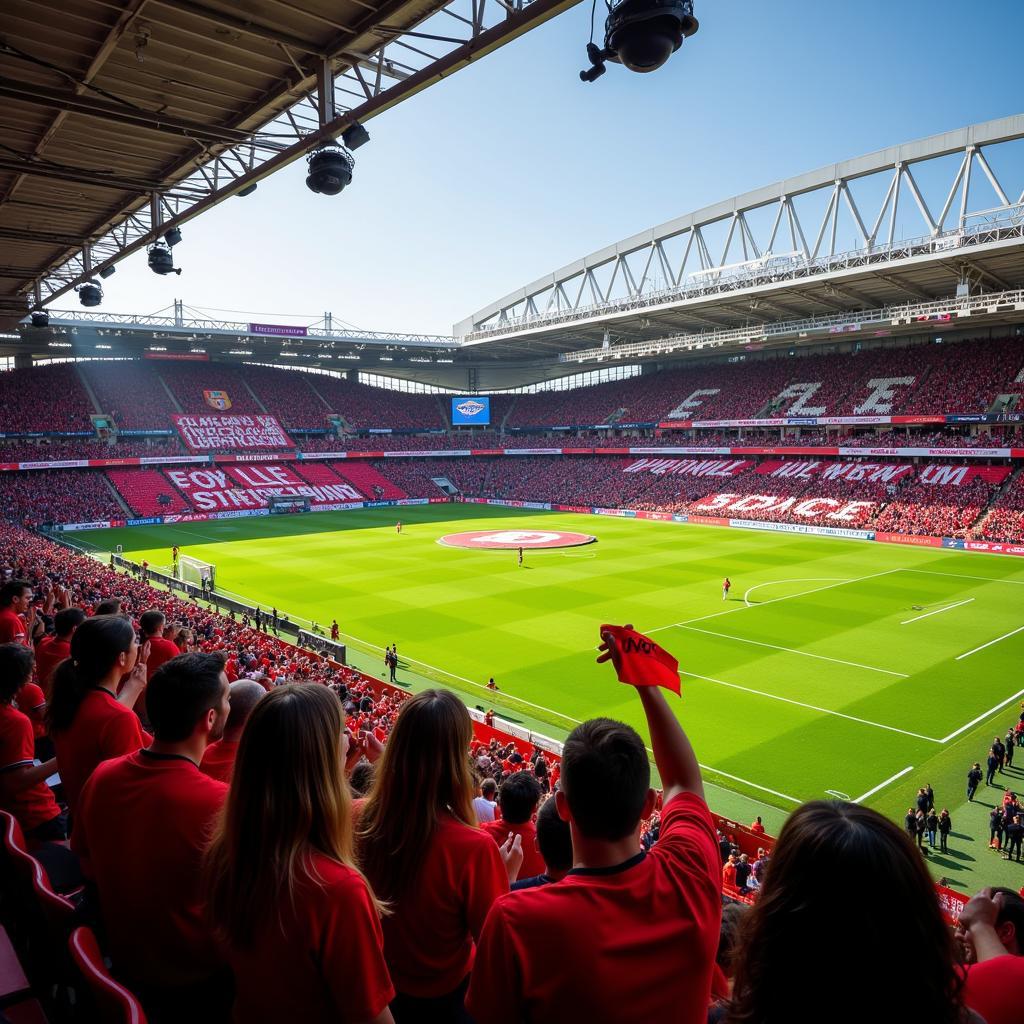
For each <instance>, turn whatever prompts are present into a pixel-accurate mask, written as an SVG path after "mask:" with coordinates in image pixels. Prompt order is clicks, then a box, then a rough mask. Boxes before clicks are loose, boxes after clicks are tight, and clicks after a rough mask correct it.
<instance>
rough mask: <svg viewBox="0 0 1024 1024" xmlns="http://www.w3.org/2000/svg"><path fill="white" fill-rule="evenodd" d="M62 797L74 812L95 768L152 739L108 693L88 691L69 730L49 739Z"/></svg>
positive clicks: (128, 709) (96, 690)
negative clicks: (62, 792)
mask: <svg viewBox="0 0 1024 1024" xmlns="http://www.w3.org/2000/svg"><path fill="white" fill-rule="evenodd" d="M51 738H52V740H53V745H54V748H55V749H56V751H57V769H58V771H59V772H60V781H61V782H62V783H63V785H64V796H65V799H66V800H67V802H68V806H69V807H70V808H71V811H72V813H74V811H75V809H76V807H77V805H78V795H79V793H81V792H82V787H83V786H84V785H85V783H86V780H87V779H88V778H89V776H90V775H92V773H93V769H95V767H96V765H98V764H100V763H101V762H103V761H107V760H109V759H110V758H112V757H120V756H121V755H122V754H130V753H132V752H133V751H136V750H138V749H139V748H140V747H144V746H146V745H147V744H148V743H149V742H150V740H151V739H152V737H151V736H150V735H149V733H147V732H144V731H143V729H142V726H141V725H139V720H138V718H137V717H136V715H135V712H134V711H132V709H131V708H126V707H125V706H124V705H123V704H119V703H118V702H117V698H116V697H114V696H113V694H111V692H110V691H109V690H103V689H95V690H90V691H89V692H88V693H87V694H86V695H85V697H84V698H83V699H82V703H81V704H79V706H78V714H76V715H75V720H74V721H73V722H72V723H71V726H70V728H68V729H64V730H62V731H60V732H58V733H55V734H54V735H53V736H52V737H51Z"/></svg>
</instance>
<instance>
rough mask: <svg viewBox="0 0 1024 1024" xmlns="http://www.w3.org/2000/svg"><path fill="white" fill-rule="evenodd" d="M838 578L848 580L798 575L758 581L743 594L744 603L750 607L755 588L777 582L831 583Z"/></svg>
mask: <svg viewBox="0 0 1024 1024" xmlns="http://www.w3.org/2000/svg"><path fill="white" fill-rule="evenodd" d="M837 580H838V581H840V582H842V583H846V582H847V578H846V577H845V576H798V577H796V579H792V580H769V581H768V582H767V583H756V584H755V585H754V586H752V587H751V588H750V589H749V590H748V591H747V592H746V593H745V594H744V595H743V603H744V604H745V605H746V606H747V607H748V608H749V607H750V601H749V600H748V598H749V597H750V595H751V594H752V593H753V592H754V591H755V590H760V589H761V588H762V587H771V586H774V585H775V584H777V583H831V582H835V581H837Z"/></svg>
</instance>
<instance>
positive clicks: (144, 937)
mask: <svg viewBox="0 0 1024 1024" xmlns="http://www.w3.org/2000/svg"><path fill="white" fill-rule="evenodd" d="M227 791H228V788H227V786H225V785H224V783H223V782H217V781H216V780H215V779H211V778H209V776H206V775H203V773H202V772H200V770H199V769H198V768H197V767H196V766H195V764H194V763H193V762H192V761H190V760H189V759H188V758H186V757H178V756H174V755H164V754H154V753H152V752H151V751H148V750H137V751H136V752H135V753H133V754H126V755H125V756H124V757H118V758H115V759H114V760H112V761H106V762H104V763H103V764H101V765H100V766H99V767H98V768H97V769H96V770H95V771H94V772H93V773H92V776H91V778H90V779H89V781H88V782H87V783H86V784H85V788H84V789H83V790H82V794H81V798H80V800H79V805H78V810H77V811H76V812H75V821H74V831H73V833H72V837H71V845H72V848H73V849H74V850H75V852H76V853H77V854H78V855H79V857H81V858H82V870H83V871H84V872H85V874H86V877H88V878H90V879H92V880H93V881H94V882H95V883H96V888H97V891H98V892H99V901H100V909H101V911H102V914H103V923H104V925H105V926H106V930H107V938H108V940H109V942H110V952H111V956H112V957H113V960H114V962H115V963H116V964H117V967H118V973H119V974H120V975H122V976H123V977H124V979H125V980H126V981H127V982H128V983H129V984H130V985H132V986H133V987H134V986H139V987H143V988H144V987H146V986H154V987H156V988H170V987H173V986H178V985H187V984H190V983H193V982H198V981H201V980H203V979H205V978H208V977H210V976H211V975H212V974H214V973H215V972H216V971H217V970H218V969H219V968H221V967H222V966H223V959H222V957H221V955H220V954H219V952H218V951H217V949H216V946H215V944H214V941H213V937H212V932H211V930H210V928H209V925H208V923H207V921H206V918H205V916H204V910H203V907H202V903H201V900H200V884H201V875H202V860H203V851H204V850H205V848H206V844H207V843H208V841H209V838H210V834H211V830H212V826H213V822H214V819H215V817H216V815H217V813H218V811H219V810H220V807H221V804H223V802H224V798H225V796H226V795H227ZM268 919H272V920H273V919H275V916H274V915H273V914H269V915H268Z"/></svg>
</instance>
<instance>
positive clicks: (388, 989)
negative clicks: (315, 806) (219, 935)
mask: <svg viewBox="0 0 1024 1024" xmlns="http://www.w3.org/2000/svg"><path fill="white" fill-rule="evenodd" d="M311 861H312V863H311V865H310V867H311V869H312V873H313V875H314V877H315V879H316V881H311V880H310V879H308V878H303V879H302V880H301V881H300V882H299V884H298V886H297V888H296V892H295V902H294V904H291V903H290V902H289V900H288V898H287V896H282V898H281V900H280V901H279V905H278V907H277V909H278V910H280V912H281V913H282V914H283V915H284V919H283V921H279V920H278V916H277V913H270V914H266V915H264V917H263V920H262V922H261V925H260V927H258V928H257V930H256V932H255V933H254V934H253V935H252V937H251V939H250V942H249V944H248V945H247V946H246V948H245V949H241V950H235V949H229V950H228V951H227V959H228V963H230V965H231V969H232V971H233V972H234V975H235V982H236V994H235V1008H234V1019H235V1020H236V1021H238V1022H239V1024H243V1022H244V1024H278V1022H280V1021H302V1024H343V1022H345V1021H366V1020H373V1019H375V1018H376V1017H377V1015H378V1014H379V1013H380V1012H381V1011H382V1010H383V1009H384V1008H385V1007H386V1006H387V1005H388V1003H389V1002H391V1000H392V999H393V998H394V995H395V990H394V987H393V986H392V984H391V978H390V977H389V975H388V969H387V965H386V964H385V963H384V936H383V933H382V932H381V926H380V916H379V915H378V913H377V908H376V907H375V906H374V905H373V901H372V900H371V899H370V892H369V889H368V888H367V885H366V882H365V881H364V880H363V878H362V876H360V875H359V873H358V872H356V871H353V870H352V869H351V868H348V867H345V865H343V864H339V863H338V862H337V861H336V860H331V859H330V858H329V857H326V856H324V855H323V854H320V853H314V854H312V856H311Z"/></svg>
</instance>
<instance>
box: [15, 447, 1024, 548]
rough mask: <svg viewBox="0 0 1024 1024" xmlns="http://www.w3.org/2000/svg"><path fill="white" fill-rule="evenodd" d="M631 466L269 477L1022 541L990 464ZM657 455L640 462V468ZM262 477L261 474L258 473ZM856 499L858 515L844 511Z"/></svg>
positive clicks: (85, 518) (457, 462) (64, 512)
mask: <svg viewBox="0 0 1024 1024" xmlns="http://www.w3.org/2000/svg"><path fill="white" fill-rule="evenodd" d="M641 458H642V457H637V456H630V457H623V456H610V455H609V456H545V455H530V456H502V457H488V456H456V457H443V456H437V457H429V458H422V459H396V458H386V459H369V460H362V459H359V460H355V459H353V460H338V461H324V462H315V461H312V460H310V461H308V462H294V463H290V464H288V465H287V466H285V465H284V464H282V465H281V466H280V467H278V470H277V471H278V475H279V476H280V478H281V479H282V480H284V479H285V478H287V480H288V481H290V483H291V484H292V485H294V486H295V487H297V488H300V489H301V488H302V487H303V486H305V485H306V484H308V485H310V486H311V487H322V486H324V485H326V484H330V485H335V486H336V485H338V484H341V483H344V484H348V485H350V486H351V487H353V488H354V489H355V491H356V492H357V493H358V494H359V495H361V496H362V498H363V499H364V500H367V501H389V500H398V499H403V498H406V497H410V498H442V497H445V496H450V495H451V493H452V492H451V491H450V490H449V489H448V488H447V486H446V485H444V484H443V481H445V480H446V481H448V483H450V484H451V485H453V486H454V488H455V492H456V494H457V495H461V496H464V497H474V498H492V499H498V500H504V501H531V502H534V501H540V502H549V503H551V504H559V505H569V506H577V507H593V506H596V507H602V508H623V509H633V510H637V511H648V512H672V513H689V514H696V515H726V516H728V517H732V518H746V519H758V520H763V521H770V522H787V523H789V522H796V523H801V522H803V523H806V522H812V521H816V519H817V518H818V517H819V516H825V515H826V513H827V512H829V511H830V510H829V509H828V508H826V506H824V505H821V506H820V511H819V510H818V508H817V507H810V506H800V507H795V506H797V505H798V503H799V500H800V499H829V500H831V501H834V502H836V503H839V504H840V505H841V506H842V507H843V508H844V509H846V512H844V514H843V517H842V520H841V521H836V522H833V523H832V524H831V525H840V526H845V527H857V528H870V529H876V530H879V531H885V532H889V533H902V534H915V535H927V536H938V537H958V538H974V539H984V540H999V541H1010V542H1019V541H1020V540H1021V539H1022V538H1024V485H1022V483H1021V480H1022V479H1024V477H1021V476H1016V477H1014V476H1011V477H1010V479H1009V481H1008V482H1006V483H1005V485H1004V483H1003V479H1002V477H1001V474H1000V473H999V471H997V470H996V469H994V468H987V467H985V468H983V469H982V470H979V474H980V473H982V472H984V473H986V474H989V475H990V477H991V478H990V479H988V480H986V479H983V478H982V477H981V476H980V475H979V476H978V477H977V478H975V479H973V480H967V481H966V482H964V483H963V484H960V485H957V484H955V483H951V482H948V481H944V482H938V483H929V482H926V480H925V479H924V478H923V477H922V476H921V475H920V472H922V471H923V468H924V467H917V466H915V467H914V468H913V470H912V471H911V472H910V473H905V474H903V475H902V476H899V477H898V478H897V479H896V480H895V481H888V480H879V481H871V480H855V479H849V478H848V477H847V476H843V477H840V478H838V479H826V474H825V473H823V472H821V471H820V469H821V468H823V467H827V466H828V465H831V464H832V463H833V462H835V461H836V460H826V461H825V462H824V463H823V464H822V467H819V471H815V472H813V473H810V474H808V475H799V476H789V475H786V474H785V473H784V472H779V470H784V469H785V467H786V465H787V462H786V461H778V460H774V461H764V460H760V461H759V460H758V458H757V457H749V458H746V459H744V458H743V457H725V456H709V457H708V458H707V459H704V460H703V461H701V457H699V456H690V457H688V461H689V462H691V463H695V464H696V466H690V467H689V468H686V469H685V471H683V472H672V471H660V472H652V471H651V470H650V468H645V467H644V465H643V462H642V461H641ZM655 458H656V457H655V456H650V457H647V459H648V461H649V460H651V459H655ZM681 460H682V457H676V461H681ZM790 461H792V460H790ZM838 461H840V462H841V461H842V460H838ZM722 467H724V469H723V468H722ZM270 468H273V467H270ZM266 471H267V466H264V467H263V470H262V472H266ZM222 472H223V474H224V476H225V480H226V483H225V487H226V488H227V489H231V488H233V487H245V486H247V482H246V479H245V478H243V477H242V476H240V475H239V474H238V471H237V470H236V469H233V468H232V467H230V466H228V467H227V468H222ZM247 472H254V471H247ZM1003 472H1006V470H1003ZM723 495H728V496H731V497H728V498H725V497H721V496H723ZM743 496H752V497H758V498H760V497H762V496H763V497H764V499H765V500H751V501H749V502H742V501H741V502H740V504H739V507H738V508H736V507H734V504H735V502H736V501H738V500H739V499H740V498H742V497H743ZM768 498H772V499H775V500H774V501H768V500H767V499H768ZM119 499H120V500H119ZM786 499H793V501H790V502H786ZM353 500H360V499H353ZM0 502H2V505H0V516H2V517H4V518H6V519H8V520H12V521H14V522H19V523H22V524H28V525H38V524H41V523H47V522H93V521H97V520H99V521H102V520H111V519H122V518H124V517H125V516H127V515H129V514H136V515H142V516H150V515H162V514H171V513H180V512H202V511H204V509H208V508H209V505H206V506H201V505H197V504H195V502H194V501H193V500H192V499H191V497H190V495H189V493H188V492H184V491H180V490H179V489H178V488H177V487H176V486H175V485H174V483H173V482H172V479H171V477H169V476H168V475H167V472H166V471H164V470H161V469H159V468H156V467H151V468H145V469H126V470H108V471H106V473H105V474H104V473H100V472H98V471H96V472H94V471H89V470H45V471H25V472H21V473H13V472H7V473H2V474H0ZM854 502H856V503H858V505H857V506H856V507H852V506H850V507H849V508H847V505H848V503H854ZM225 507H228V506H225ZM232 507H233V506H232ZM247 507H248V506H247ZM838 510H839V509H838V508H837V509H832V511H838ZM822 522H823V523H825V519H822ZM826 525H828V523H826Z"/></svg>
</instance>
